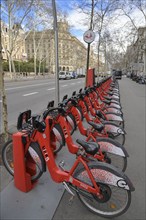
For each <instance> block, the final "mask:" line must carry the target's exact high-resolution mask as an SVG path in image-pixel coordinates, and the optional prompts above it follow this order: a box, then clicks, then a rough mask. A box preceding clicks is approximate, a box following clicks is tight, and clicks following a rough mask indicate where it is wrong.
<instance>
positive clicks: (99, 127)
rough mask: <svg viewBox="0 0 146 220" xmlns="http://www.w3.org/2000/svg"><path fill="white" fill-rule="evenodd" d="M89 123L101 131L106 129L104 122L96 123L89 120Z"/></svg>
mask: <svg viewBox="0 0 146 220" xmlns="http://www.w3.org/2000/svg"><path fill="white" fill-rule="evenodd" d="M88 124H90V125H91V126H92V127H93V128H94V129H95V130H97V131H99V132H101V131H102V130H103V129H104V125H103V124H97V123H94V122H93V121H89V122H88Z"/></svg>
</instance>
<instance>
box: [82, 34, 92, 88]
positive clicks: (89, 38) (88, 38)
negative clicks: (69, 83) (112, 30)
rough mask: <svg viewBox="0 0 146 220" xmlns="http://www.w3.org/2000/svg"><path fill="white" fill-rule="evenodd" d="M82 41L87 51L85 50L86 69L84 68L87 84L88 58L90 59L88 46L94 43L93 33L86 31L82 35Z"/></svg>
mask: <svg viewBox="0 0 146 220" xmlns="http://www.w3.org/2000/svg"><path fill="white" fill-rule="evenodd" d="M83 39H84V41H85V42H86V43H87V44H88V49H87V67H86V80H85V81H86V82H85V84H87V71H88V69H89V57H90V44H91V43H92V42H93V41H94V39H95V33H94V32H93V31H92V30H88V31H86V32H85V33H84V35H83Z"/></svg>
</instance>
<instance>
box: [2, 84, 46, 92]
mask: <svg viewBox="0 0 146 220" xmlns="http://www.w3.org/2000/svg"><path fill="white" fill-rule="evenodd" d="M48 84H49V83H39V84H34V85H27V86H18V87H12V88H7V89H6V90H7V91H9V90H13V89H23V88H28V87H34V86H43V85H48Z"/></svg>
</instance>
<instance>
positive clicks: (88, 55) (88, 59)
mask: <svg viewBox="0 0 146 220" xmlns="http://www.w3.org/2000/svg"><path fill="white" fill-rule="evenodd" d="M91 7H92V8H91V20H90V30H92V29H93V15H94V0H92V6H91ZM89 62H90V44H89V43H88V49H87V66H86V75H85V86H86V84H87V80H88V79H87V73H88V69H89Z"/></svg>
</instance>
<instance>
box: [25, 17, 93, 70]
mask: <svg viewBox="0 0 146 220" xmlns="http://www.w3.org/2000/svg"><path fill="white" fill-rule="evenodd" d="M54 44H55V42H54V31H53V30H51V29H50V30H44V31H32V32H31V33H30V34H29V35H28V36H27V38H26V41H25V45H26V53H27V57H28V59H31V58H34V56H36V58H37V60H38V61H39V62H43V61H45V63H46V67H47V68H48V71H49V72H50V73H54V72H55V51H54ZM58 56H59V70H63V71H65V70H68V71H74V70H76V69H78V68H82V67H85V66H86V57H87V49H86V47H85V46H84V44H83V43H81V42H80V41H79V40H78V39H77V38H76V37H74V36H72V35H71V33H70V32H69V25H68V23H67V21H62V20H61V21H59V22H58ZM91 61H92V62H91V64H92V66H94V63H95V62H97V60H96V58H95V55H94V53H93V51H91Z"/></svg>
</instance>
